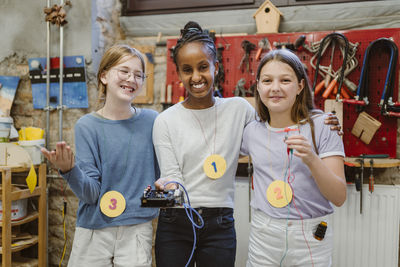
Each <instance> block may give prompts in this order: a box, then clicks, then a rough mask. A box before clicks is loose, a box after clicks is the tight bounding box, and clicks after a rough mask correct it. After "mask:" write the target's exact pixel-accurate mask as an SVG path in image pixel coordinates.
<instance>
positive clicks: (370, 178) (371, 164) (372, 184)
mask: <svg viewBox="0 0 400 267" xmlns="http://www.w3.org/2000/svg"><path fill="white" fill-rule="evenodd" d="M369 165H370V166H369V168H370V174H369V183H368V185H369V186H368V189H369V192H371V193H372V192H374V183H375V178H374V160H373V159H370V161H369Z"/></svg>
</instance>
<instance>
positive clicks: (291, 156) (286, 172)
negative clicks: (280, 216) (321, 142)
mask: <svg viewBox="0 0 400 267" xmlns="http://www.w3.org/2000/svg"><path fill="white" fill-rule="evenodd" d="M289 153H290V157H289V162H288V166H287V167H286V170H285V175H284V177H283V180H284V181H285V180H286V175H287V174H288V170H289V166H290V162H291V161H292V158H293V149H290V150H289ZM288 181H289V178H288ZM284 188H285V197H286V200H287V194H286V185H285V187H284ZM287 210H288V215H287V217H286V231H285V232H286V235H285V236H286V237H285V239H286V240H285V253H283V256H282V258H281V262H280V263H279V266H280V267H282V262H283V260H284V259H285V258H286V255H287V252H288V249H289V241H288V227H289V216H290V205H289V204H288V205H287Z"/></svg>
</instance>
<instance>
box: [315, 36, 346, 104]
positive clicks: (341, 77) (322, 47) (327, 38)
mask: <svg viewBox="0 0 400 267" xmlns="http://www.w3.org/2000/svg"><path fill="white" fill-rule="evenodd" d="M333 38H336V39H339V40H341V41H343V42H344V55H343V63H342V67H341V68H340V73H339V70H338V71H337V73H338V75H337V76H336V77H335V79H334V80H333V81H332V82H331V84H329V86H328V88H327V89H326V90H325V92H324V94H323V96H324V98H327V96H329V94H330V93H331V91H332V90H333V88H334V87H335V84H336V82H337V81H339V86H338V92H337V94H336V100H337V101H338V100H339V99H340V92H341V89H342V84H343V80H344V77H345V73H344V72H345V69H346V66H347V64H348V63H349V62H350V61H348V55H349V41H348V40H347V38H346V37H345V36H344V35H343V34H340V33H336V32H334V33H331V34H328V35H327V36H325V37H324V38H323V39H322V41H321V44H320V46H319V49H318V53H317V54H316V55H317V63H316V65H315V76H314V82H313V86H312V88H313V91H314V92H315V87H316V85H317V78H318V73H319V65H320V61H321V56H322V54H323V53H322V50H324V51H325V50H326V48H327V47H326V45H325V44H326V43H328V42H330V41H332V40H333ZM328 44H329V43H328ZM313 58H314V57H313ZM313 58H312V59H313ZM312 59H311V60H312Z"/></svg>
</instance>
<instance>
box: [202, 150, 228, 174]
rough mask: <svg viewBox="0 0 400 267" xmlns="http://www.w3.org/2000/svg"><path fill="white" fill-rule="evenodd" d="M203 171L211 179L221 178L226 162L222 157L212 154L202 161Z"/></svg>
mask: <svg viewBox="0 0 400 267" xmlns="http://www.w3.org/2000/svg"><path fill="white" fill-rule="evenodd" d="M203 170H204V172H205V174H206V175H207V176H208V177H209V178H211V179H218V178H221V177H222V176H223V175H224V174H225V171H226V161H225V159H224V158H223V157H222V156H220V155H217V154H213V155H211V156H208V157H207V158H206V160H205V161H204V165H203Z"/></svg>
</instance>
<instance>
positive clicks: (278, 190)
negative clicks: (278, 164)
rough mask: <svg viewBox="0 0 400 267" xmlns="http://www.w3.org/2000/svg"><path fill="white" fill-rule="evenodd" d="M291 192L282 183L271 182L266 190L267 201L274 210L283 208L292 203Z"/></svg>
mask: <svg viewBox="0 0 400 267" xmlns="http://www.w3.org/2000/svg"><path fill="white" fill-rule="evenodd" d="M292 197H293V192H292V188H291V187H290V185H289V184H288V183H286V182H284V181H280V180H276V181H273V182H272V183H271V184H270V185H269V186H268V189H267V200H268V202H269V203H270V204H271V205H272V206H274V207H275V208H283V207H285V206H286V205H288V204H289V203H290V202H291V201H292Z"/></svg>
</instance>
